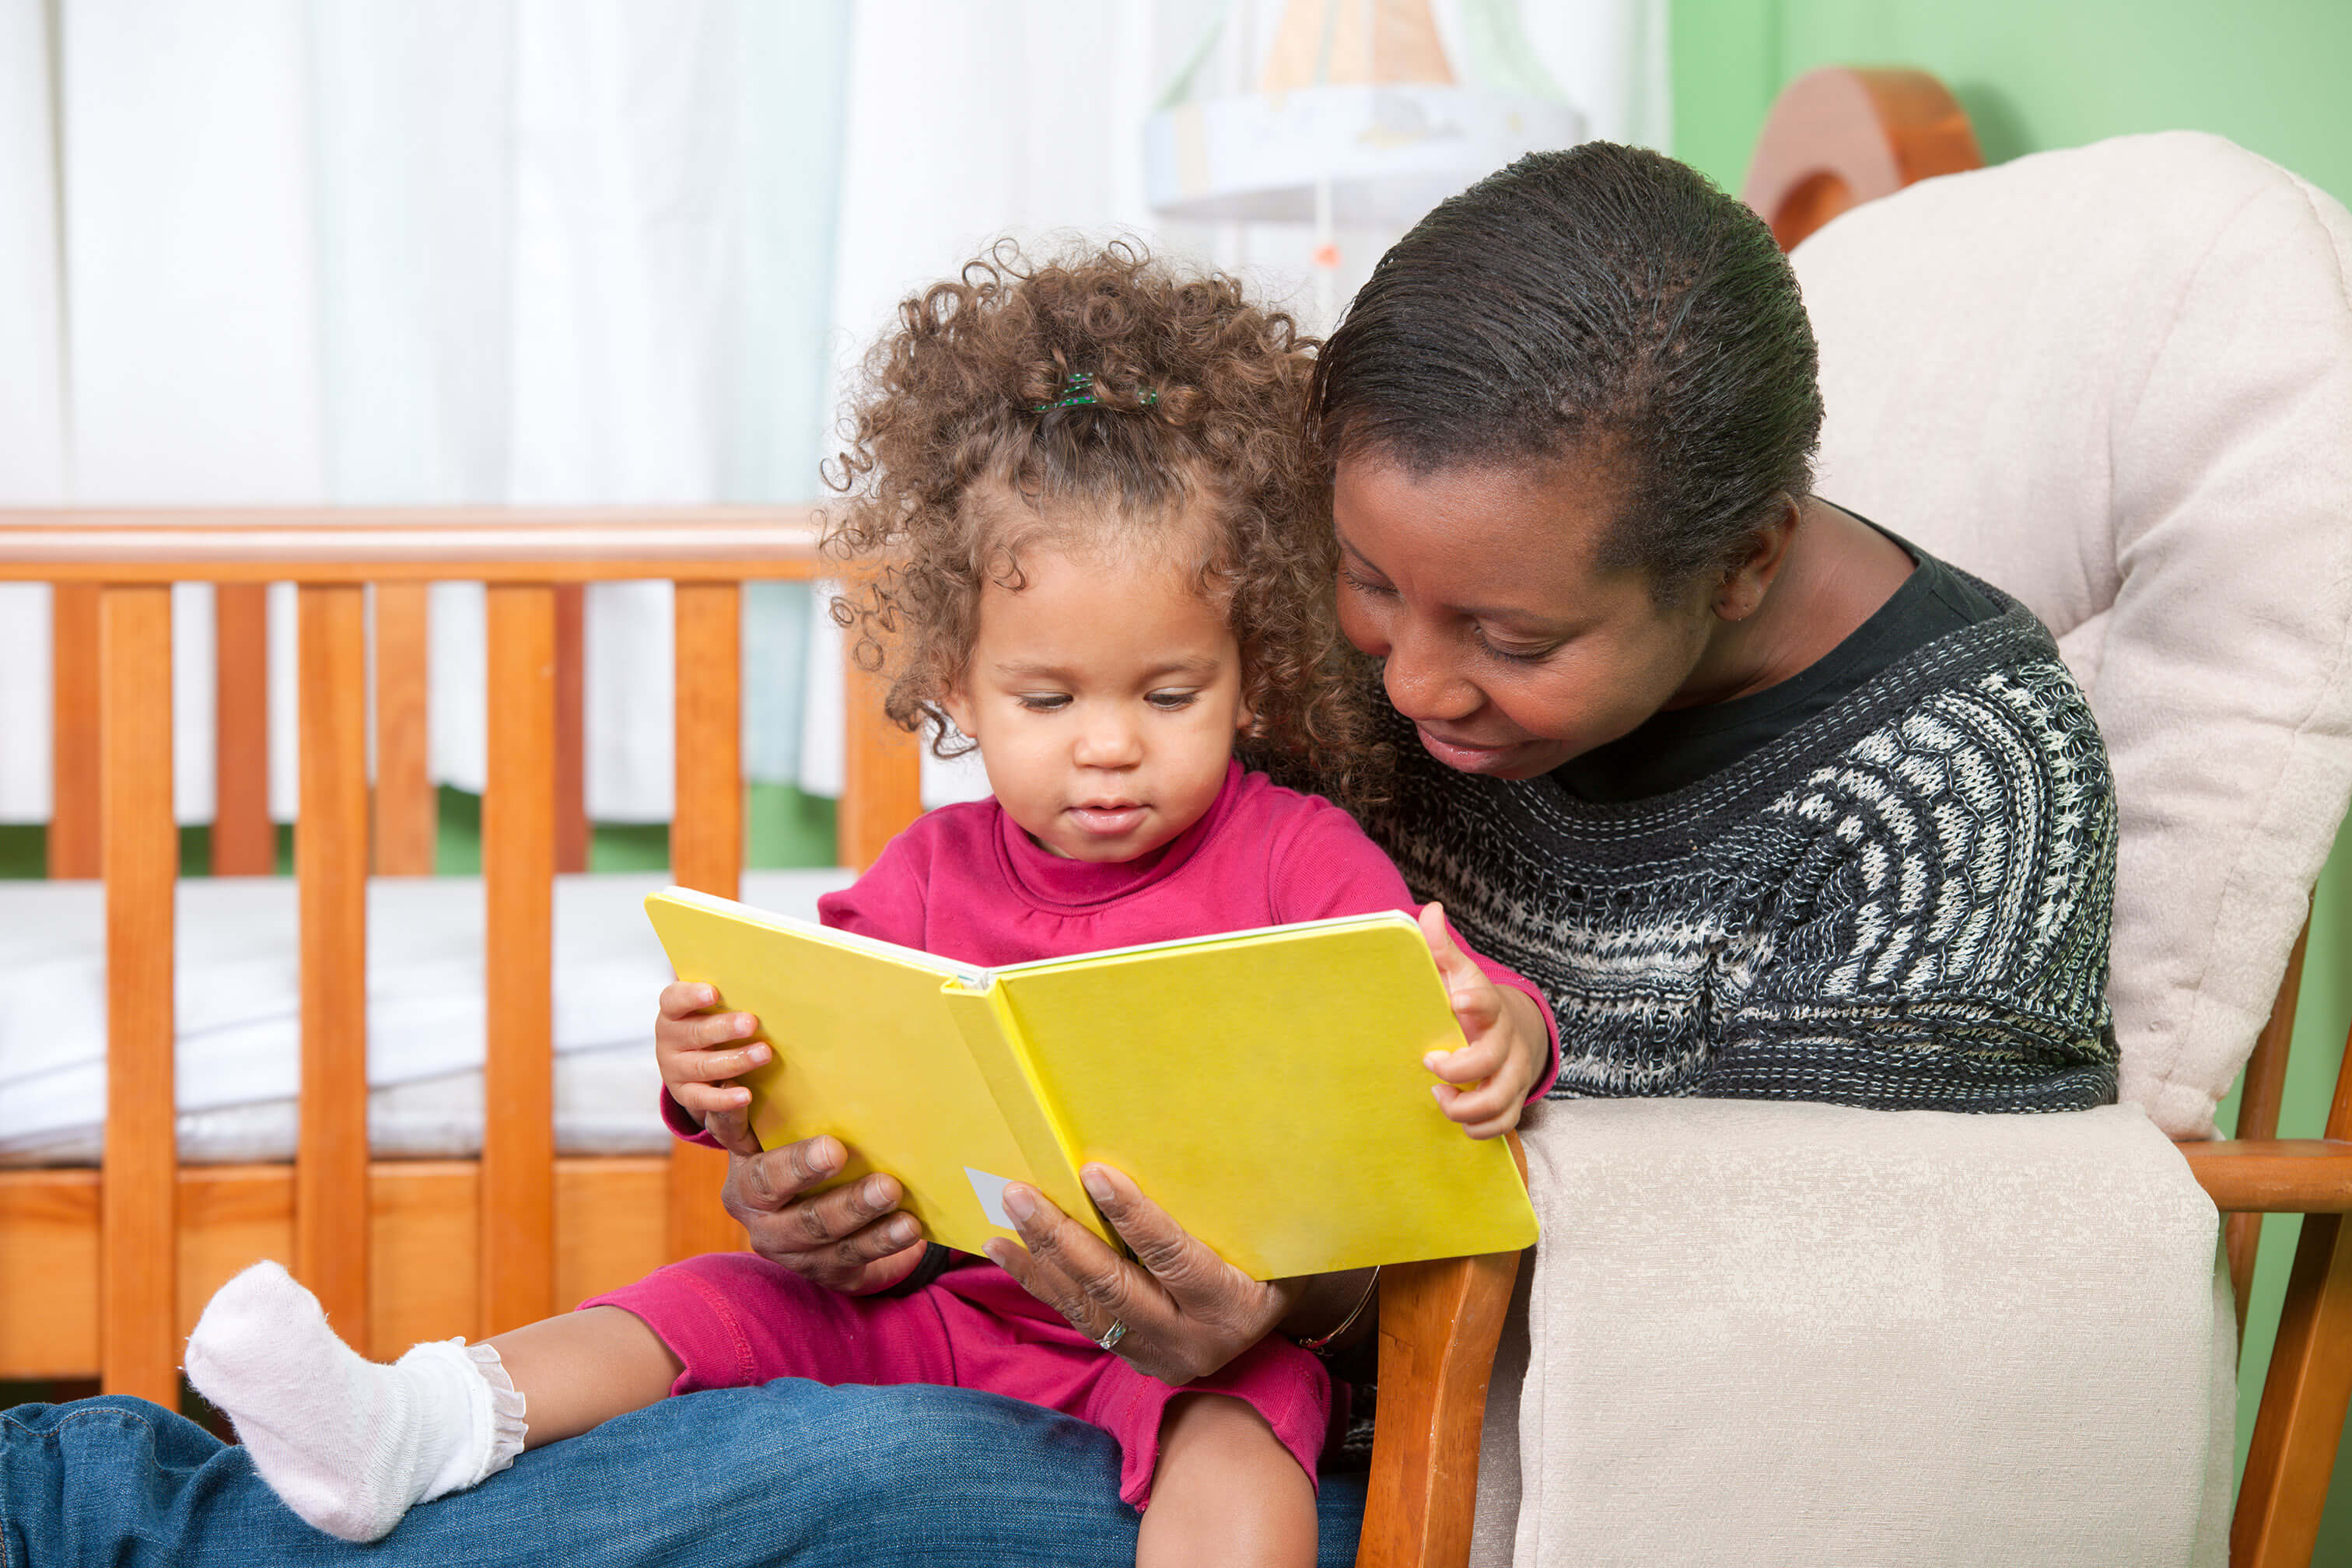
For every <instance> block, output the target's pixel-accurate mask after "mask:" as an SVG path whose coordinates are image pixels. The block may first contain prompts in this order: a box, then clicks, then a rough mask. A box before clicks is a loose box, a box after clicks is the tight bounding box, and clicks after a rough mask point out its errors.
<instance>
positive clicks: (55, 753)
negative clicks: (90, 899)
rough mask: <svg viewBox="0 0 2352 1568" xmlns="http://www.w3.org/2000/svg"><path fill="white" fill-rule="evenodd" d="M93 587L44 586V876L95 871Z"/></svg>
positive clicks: (90, 874) (95, 616) (95, 622)
mask: <svg viewBox="0 0 2352 1568" xmlns="http://www.w3.org/2000/svg"><path fill="white" fill-rule="evenodd" d="M98 685H99V668H98V587H97V584H90V583H58V584H54V585H53V586H52V587H51V588H50V589H49V712H50V715H51V717H50V720H49V855H48V859H49V875H50V876H52V877H95V876H97V875H98V873H99V867H98V859H99V829H98Z"/></svg>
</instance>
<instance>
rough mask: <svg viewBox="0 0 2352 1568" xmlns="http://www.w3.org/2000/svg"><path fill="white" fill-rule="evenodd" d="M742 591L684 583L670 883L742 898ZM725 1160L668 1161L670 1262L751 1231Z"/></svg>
mask: <svg viewBox="0 0 2352 1568" xmlns="http://www.w3.org/2000/svg"><path fill="white" fill-rule="evenodd" d="M742 627H743V592H742V589H741V587H740V585H738V584H734V583H680V584H677V632H676V638H677V674H676V677H675V682H676V687H677V804H676V807H675V809H674V810H673V811H672V812H671V814H670V829H669V866H670V875H671V876H672V877H675V878H676V879H677V881H678V883H679V885H680V886H682V887H688V888H697V889H700V890H702V891H703V892H706V893H716V894H718V895H719V897H720V898H722V899H731V898H734V897H735V896H736V894H737V892H738V890H739V889H740V887H741V879H742V867H743V719H742V674H743V644H742ZM726 1180H727V1156H726V1155H725V1154H723V1153H721V1152H719V1151H718V1150H716V1149H704V1148H701V1147H698V1145H695V1144H692V1143H679V1144H677V1145H675V1146H674V1147H672V1149H671V1150H670V1155H669V1224H668V1235H667V1242H668V1251H669V1256H670V1257H672V1258H692V1257H694V1256H695V1255H697V1254H698V1253H704V1252H726V1251H731V1250H733V1249H736V1248H739V1247H741V1246H742V1245H743V1230H742V1227H741V1226H738V1225H737V1224H736V1223H735V1222H734V1221H733V1220H731V1219H730V1218H729V1217H728V1216H727V1211H726V1210H725V1209H723V1208H721V1207H719V1188H720V1186H722V1185H723V1184H725V1182H726Z"/></svg>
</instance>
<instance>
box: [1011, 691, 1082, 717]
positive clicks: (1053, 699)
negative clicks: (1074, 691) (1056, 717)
mask: <svg viewBox="0 0 2352 1568" xmlns="http://www.w3.org/2000/svg"><path fill="white" fill-rule="evenodd" d="M1014 700H1016V701H1018V702H1019V703H1020V704H1021V706H1022V707H1023V708H1024V709H1026V710H1028V711H1030V712H1032V713H1058V712H1060V711H1061V710H1063V709H1065V708H1067V707H1068V706H1069V705H1070V694H1069V693H1068V692H1066V691H1024V692H1022V693H1021V694H1020V695H1019V696H1018V697H1017V698H1015V699H1014Z"/></svg>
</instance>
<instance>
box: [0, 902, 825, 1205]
mask: <svg viewBox="0 0 2352 1568" xmlns="http://www.w3.org/2000/svg"><path fill="white" fill-rule="evenodd" d="M849 879H850V874H849V873H848V872H846V871H842V870H835V869H828V870H821V871H750V872H746V873H744V876H743V888H742V897H743V900H744V901H745V902H747V903H751V904H757V905H759V906H760V907H761V908H763V909H769V910H777V911H779V912H781V913H784V914H791V915H798V916H800V917H802V918H803V919H807V920H814V919H815V918H816V900H817V896H818V895H819V894H820V893H824V892H826V891H828V890H830V889H835V888H839V887H844V886H845V885H847V883H848V881H849ZM665 881H666V879H664V878H662V877H660V876H658V875H649V876H615V875H600V876H567V877H559V878H557V879H556V886H555V1053H556V1055H555V1064H556V1065H555V1137H556V1147H557V1148H558V1150H559V1151H560V1152H563V1153H567V1154H617V1153H638V1152H656V1151H659V1150H661V1149H663V1148H665V1147H667V1143H668V1134H667V1132H666V1131H664V1130H663V1128H662V1124H661V1119H660V1117H659V1115H658V1114H657V1113H656V1098H657V1091H658V1089H659V1087H660V1078H659V1076H658V1075H657V1074H656V1072H655V1070H654V1060H653V1016H654V999H655V997H656V994H658V993H659V992H660V990H661V988H662V986H663V985H664V984H667V982H668V980H669V978H670V970H669V964H668V962H667V960H666V959H665V958H664V957H663V956H662V950H661V944H660V943H659V942H656V940H655V939H654V934H653V928H652V927H651V926H650V925H648V924H647V923H646V916H645V910H644V908H643V900H644V899H645V896H646V894H647V893H650V892H653V891H655V890H656V889H659V888H660V887H662V886H663V885H664V883H665ZM178 917H179V918H178V939H177V949H178V976H177V984H176V985H175V988H174V990H175V995H174V1002H175V1004H176V1008H177V1015H178V1024H179V1039H178V1045H177V1048H176V1052H175V1058H176V1060H177V1063H178V1083H177V1089H178V1100H179V1144H180V1158H181V1160H182V1161H183V1162H184V1163H194V1164H215V1163H232V1162H237V1161H247V1160H285V1159H290V1158H291V1157H292V1155H293V1150H294V1121H295V1112H294V1095H295V1089H296V1085H297V1083H298V1082H299V1077H300V1060H301V1042H300V1030H299V1016H300V994H299V989H298V980H297V953H298V946H297V939H296V923H295V886H294V882H293V880H292V879H290V878H285V877H220V878H191V879H187V880H184V881H183V882H182V883H181V884H180V889H179V907H178ZM482 943H483V915H482V883H481V880H480V879H479V878H474V877H418V878H407V877H388V878H380V879H374V880H373V881H372V882H371V883H370V884H369V887H368V1084H369V1091H370V1092H369V1096H368V1138H369V1143H370V1146H371V1148H372V1149H373V1152H374V1153H375V1154H376V1155H377V1156H378V1157H379V1158H387V1159H427V1158H448V1157H457V1156H464V1155H469V1154H474V1153H477V1152H479V1151H480V1149H481V1146H482V1052H483V1037H484V1024H483V1016H484V1009H483V984H482ZM105 1106H106V898H105V889H104V888H103V887H102V886H101V885H100V884H99V883H96V882H45V881H21V880H0V1165H18V1166H22V1165H68V1164H91V1163H96V1162H97V1160H98V1157H99V1153H100V1149H101V1147H102V1145H103V1137H104V1130H105V1129H104V1119H105Z"/></svg>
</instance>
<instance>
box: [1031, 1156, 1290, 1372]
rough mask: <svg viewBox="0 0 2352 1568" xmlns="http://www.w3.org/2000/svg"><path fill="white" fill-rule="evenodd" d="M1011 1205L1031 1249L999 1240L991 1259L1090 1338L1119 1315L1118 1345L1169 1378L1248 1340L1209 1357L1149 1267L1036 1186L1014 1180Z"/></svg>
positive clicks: (1218, 1361)
mask: <svg viewBox="0 0 2352 1568" xmlns="http://www.w3.org/2000/svg"><path fill="white" fill-rule="evenodd" d="M1004 1210H1005V1213H1006V1214H1008V1215H1011V1216H1012V1218H1013V1223H1014V1225H1015V1226H1016V1227H1017V1228H1018V1229H1019V1230H1020V1232H1021V1240H1022V1242H1023V1245H1024V1247H1026V1249H1027V1250H1025V1251H1024V1249H1023V1247H1014V1246H1013V1244H1012V1243H1010V1242H1008V1241H1003V1240H993V1241H991V1242H989V1243H988V1247H987V1251H988V1257H989V1260H990V1261H991V1262H992V1263H994V1264H996V1265H997V1266H998V1267H999V1268H1003V1270H1004V1271H1005V1272H1006V1273H1008V1274H1010V1275H1012V1276H1013V1279H1014V1280H1015V1281H1017V1282H1018V1283H1019V1284H1020V1286H1021V1288H1022V1289H1024V1290H1026V1291H1028V1292H1029V1293H1030V1294H1031V1295H1032V1296H1034V1297H1036V1298H1037V1300H1040V1301H1043V1302H1044V1303H1045V1305H1046V1306H1048V1307H1050V1308H1052V1309H1053V1310H1055V1312H1057V1313H1059V1314H1060V1315H1061V1318H1062V1321H1064V1322H1066V1323H1068V1324H1069V1325H1070V1326H1071V1327H1072V1328H1074V1329H1076V1330H1077V1331H1079V1332H1080V1333H1082V1334H1085V1335H1087V1337H1089V1338H1099V1337H1100V1336H1101V1335H1102V1334H1104V1333H1105V1332H1107V1331H1108V1330H1109V1328H1110V1325H1111V1324H1112V1323H1113V1322H1118V1323H1122V1324H1124V1325H1126V1330H1127V1331H1126V1332H1125V1333H1124V1334H1123V1335H1121V1336H1120V1338H1119V1342H1118V1345H1117V1346H1116V1347H1115V1348H1116V1350H1117V1351H1118V1354H1119V1355H1121V1356H1122V1357H1124V1358H1126V1360H1127V1361H1128V1362H1129V1363H1130V1364H1132V1365H1133V1366H1134V1367H1136V1368H1137V1370H1139V1371H1140V1372H1145V1373H1150V1374H1151V1375H1152V1376H1154V1377H1157V1378H1159V1379H1160V1380H1161V1381H1162V1382H1164V1383H1174V1384H1182V1383H1189V1382H1191V1381H1192V1379H1193V1378H1195V1377H1198V1376H1200V1375H1201V1374H1202V1373H1203V1372H1206V1371H1209V1370H1211V1369H1212V1368H1213V1367H1214V1366H1219V1365H1223V1363H1224V1362H1225V1361H1226V1360H1227V1359H1229V1358H1230V1357H1231V1356H1232V1355H1233V1354H1234V1352H1236V1351H1238V1350H1240V1349H1242V1348H1244V1347H1241V1346H1233V1347H1230V1348H1225V1349H1224V1350H1223V1354H1220V1355H1217V1356H1216V1357H1215V1359H1214V1360H1213V1361H1211V1362H1209V1363H1207V1364H1205V1365H1204V1364H1202V1354H1201V1353H1200V1347H1199V1346H1196V1345H1194V1344H1192V1342H1191V1341H1190V1339H1189V1338H1188V1337H1187V1336H1186V1335H1185V1333H1184V1332H1183V1328H1184V1325H1183V1324H1182V1322H1181V1315H1180V1314H1179V1313H1178V1312H1177V1311H1176V1310H1175V1309H1174V1308H1173V1307H1172V1306H1171V1304H1170V1302H1169V1300H1168V1298H1167V1295H1166V1293H1165V1292H1164V1291H1162V1290H1161V1289H1160V1288H1159V1286H1158V1285H1157V1284H1156V1283H1154V1281H1153V1279H1152V1277H1151V1276H1150V1275H1149V1274H1146V1273H1145V1272H1144V1271H1143V1270H1141V1269H1140V1268H1137V1267H1136V1266H1135V1265H1134V1264H1132V1263H1129V1262H1128V1261H1127V1260H1126V1259H1125V1258H1121V1257H1119V1256H1118V1253H1116V1252H1114V1251H1112V1250H1111V1249H1110V1248H1109V1247H1106V1246H1105V1245H1104V1244H1103V1242H1102V1240H1101V1239H1100V1238H1099V1237H1097V1236H1095V1235H1094V1234H1093V1233H1092V1232H1091V1231H1089V1230H1087V1228H1086V1226H1082V1225H1080V1224H1078V1223H1077V1222H1076V1220H1074V1219H1072V1218H1070V1217H1069V1216H1068V1215H1066V1214H1064V1213H1063V1212H1062V1211H1061V1210H1060V1209H1059V1208H1056V1207H1055V1205H1053V1204H1051V1203H1049V1202H1047V1201H1046V1199H1045V1196H1044V1195H1043V1194H1039V1193H1037V1192H1035V1191H1034V1190H1033V1189H1030V1188H1027V1187H1024V1186H1019V1185H1015V1186H1011V1187H1007V1188H1006V1189H1005V1194H1004Z"/></svg>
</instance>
